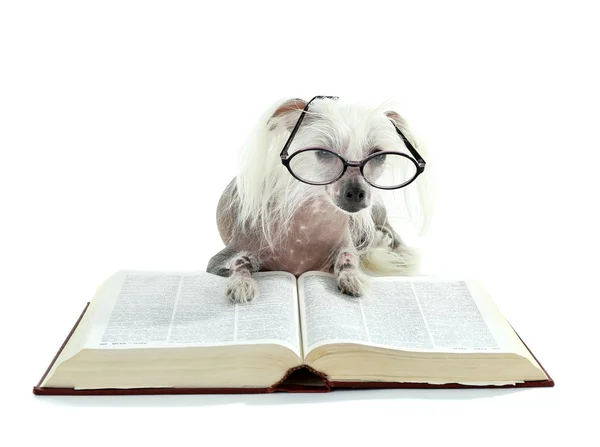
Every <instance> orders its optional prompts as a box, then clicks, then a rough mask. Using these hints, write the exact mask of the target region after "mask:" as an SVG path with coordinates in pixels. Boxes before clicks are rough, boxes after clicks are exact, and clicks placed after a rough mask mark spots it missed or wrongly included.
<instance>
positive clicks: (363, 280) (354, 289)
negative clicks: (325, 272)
mask: <svg viewBox="0 0 600 447" xmlns="http://www.w3.org/2000/svg"><path fill="white" fill-rule="evenodd" d="M333 272H334V274H335V276H336V277H337V283H338V289H340V290H341V291H342V293H345V294H346V295H350V296H361V295H363V294H364V292H365V289H366V287H367V275H365V274H364V273H363V272H362V271H361V270H360V258H359V256H358V253H357V252H356V249H355V248H354V247H350V246H348V247H344V248H342V250H340V252H339V253H338V255H337V257H336V260H335V264H334V267H333Z"/></svg>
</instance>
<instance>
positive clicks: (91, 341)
mask: <svg viewBox="0 0 600 447" xmlns="http://www.w3.org/2000/svg"><path fill="white" fill-rule="evenodd" d="M253 277H254V278H255V279H256V281H257V282H258V288H259V296H258V297H257V298H256V299H254V300H253V301H251V302H249V303H246V304H234V303H232V302H231V300H230V299H229V297H227V296H226V295H225V291H226V287H227V282H228V278H224V277H220V276H217V275H213V274H209V273H206V272H189V273H159V272H135V271H134V272H120V273H118V274H117V275H115V277H114V278H112V279H111V281H110V284H109V285H108V287H105V288H104V290H103V296H101V297H98V302H99V303H102V304H101V305H96V309H95V312H94V319H93V321H92V322H91V325H90V329H89V331H88V334H87V341H86V343H85V348H89V349H119V348H134V347H135V348H140V347H141V348H143V347H151V348H157V347H185V346H224V345H239V344H257V343H261V344H267V343H268V344H271V343H275V344H280V345H283V346H286V347H288V348H290V349H292V350H293V351H294V352H296V354H297V355H298V356H299V357H301V346H300V334H299V332H300V328H299V319H298V301H297V291H296V279H295V278H294V276H293V275H291V274H288V273H284V272H264V273H256V274H254V275H253ZM94 301H96V297H95V298H94Z"/></svg>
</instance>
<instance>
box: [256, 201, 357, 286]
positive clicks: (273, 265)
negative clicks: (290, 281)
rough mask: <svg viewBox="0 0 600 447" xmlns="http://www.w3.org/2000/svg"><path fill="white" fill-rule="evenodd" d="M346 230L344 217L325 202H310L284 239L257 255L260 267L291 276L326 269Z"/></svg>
mask: <svg viewBox="0 0 600 447" xmlns="http://www.w3.org/2000/svg"><path fill="white" fill-rule="evenodd" d="M347 228H348V216H347V215H345V214H344V213H342V212H340V211H338V210H337V209H336V208H335V207H333V206H332V205H331V204H329V203H328V202H325V201H315V202H311V203H309V204H307V205H306V206H304V207H303V208H301V209H300V210H299V211H298V212H297V213H296V214H295V215H294V218H293V219H292V221H291V222H290V225H289V228H288V231H287V232H286V235H287V236H286V237H285V238H283V239H282V240H281V241H280V242H279V243H278V244H276V246H275V247H274V249H270V250H268V251H267V252H266V253H264V254H263V255H262V256H261V258H262V259H261V261H262V268H263V269H264V270H284V271H287V272H290V273H293V274H294V275H300V274H302V273H304V272H307V271H311V270H323V269H325V268H328V264H329V263H332V262H333V257H334V256H335V254H336V251H337V249H338V248H339V247H340V246H341V245H342V243H343V241H344V238H345V235H346V230H347Z"/></svg>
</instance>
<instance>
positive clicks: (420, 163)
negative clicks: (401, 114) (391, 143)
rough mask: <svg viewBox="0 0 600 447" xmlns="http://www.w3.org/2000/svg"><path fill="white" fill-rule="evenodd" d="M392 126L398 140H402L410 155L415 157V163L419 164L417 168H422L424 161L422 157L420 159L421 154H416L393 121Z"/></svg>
mask: <svg viewBox="0 0 600 447" xmlns="http://www.w3.org/2000/svg"><path fill="white" fill-rule="evenodd" d="M390 121H392V120H390ZM392 124H393V125H394V128H395V129H396V132H398V135H400V138H402V141H404V144H405V145H406V147H407V148H408V151H409V152H410V153H411V155H412V156H413V157H415V159H416V160H417V163H419V167H421V168H424V167H425V164H426V163H425V160H423V157H421V154H419V153H418V152H417V150H416V149H415V147H414V146H413V145H412V143H411V142H410V141H408V138H406V137H405V136H404V134H403V133H402V131H401V130H400V128H399V127H398V126H397V125H396V123H395V122H394V121H392Z"/></svg>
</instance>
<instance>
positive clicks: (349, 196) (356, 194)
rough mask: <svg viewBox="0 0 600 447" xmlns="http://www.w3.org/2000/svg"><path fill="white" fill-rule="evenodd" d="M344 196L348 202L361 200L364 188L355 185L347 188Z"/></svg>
mask: <svg viewBox="0 0 600 447" xmlns="http://www.w3.org/2000/svg"><path fill="white" fill-rule="evenodd" d="M344 197H346V200H348V201H350V202H362V201H363V200H365V190H364V189H362V188H357V187H354V188H348V189H347V190H346V193H345V194H344Z"/></svg>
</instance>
